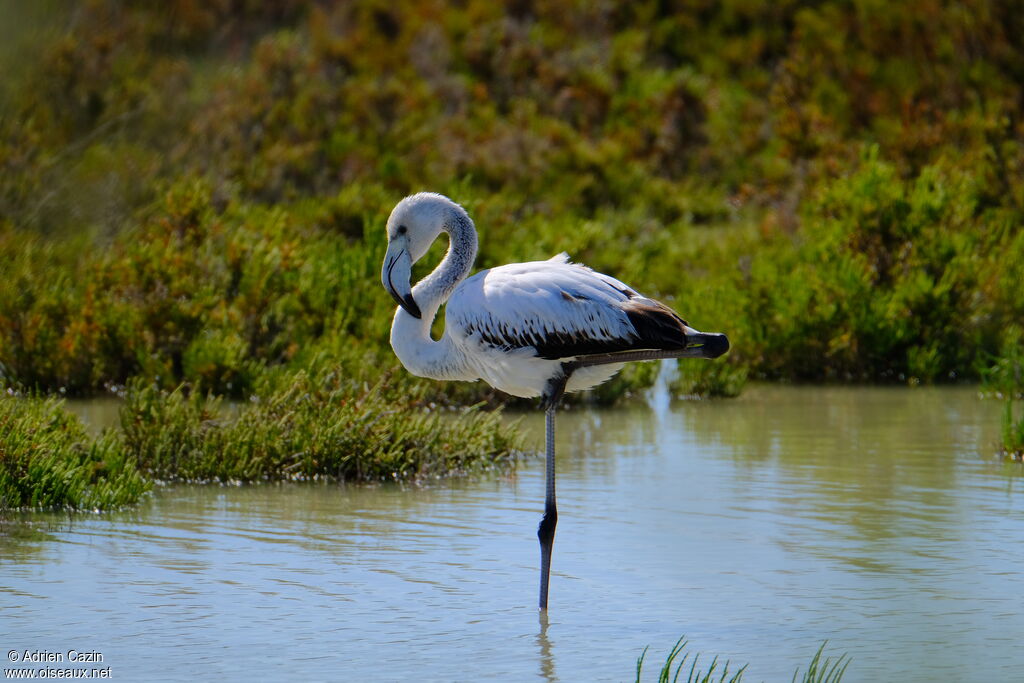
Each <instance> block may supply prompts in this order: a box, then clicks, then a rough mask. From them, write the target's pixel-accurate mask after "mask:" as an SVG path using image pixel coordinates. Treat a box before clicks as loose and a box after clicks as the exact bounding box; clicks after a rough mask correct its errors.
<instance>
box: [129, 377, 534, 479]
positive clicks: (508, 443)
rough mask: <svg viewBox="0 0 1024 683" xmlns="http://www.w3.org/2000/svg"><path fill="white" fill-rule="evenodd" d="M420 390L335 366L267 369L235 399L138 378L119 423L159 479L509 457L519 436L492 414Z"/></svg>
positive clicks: (338, 472)
mask: <svg viewBox="0 0 1024 683" xmlns="http://www.w3.org/2000/svg"><path fill="white" fill-rule="evenodd" d="M423 396H424V394H423V392H422V391H417V390H416V389H415V388H413V387H411V386H408V385H404V384H402V383H389V382H388V381H386V380H385V381H379V382H378V383H376V384H374V385H372V386H371V385H366V384H363V383H361V382H358V381H353V380H352V379H351V378H348V377H345V376H344V375H342V374H341V373H340V372H338V371H337V370H318V371H316V372H315V373H313V374H310V373H307V372H306V371H299V372H297V373H289V372H280V373H276V374H273V373H272V374H268V375H266V376H265V377H264V378H263V379H261V381H260V383H259V385H258V386H257V387H256V389H255V393H254V394H253V395H252V397H251V399H250V400H249V401H247V402H246V403H244V404H241V405H238V406H224V405H223V404H222V403H221V402H220V401H219V400H218V399H217V398H212V397H207V396H206V395H204V394H202V393H200V392H199V391H196V390H188V389H187V388H186V387H178V388H177V389H174V390H172V391H167V390H164V389H160V388H158V387H154V386H153V385H151V384H146V383H144V382H141V381H137V382H135V383H133V384H132V385H131V386H129V388H128V391H127V394H126V398H125V405H124V407H123V408H122V411H121V428H122V431H123V433H124V444H125V451H126V452H127V453H128V454H129V455H130V456H131V457H132V458H134V459H135V460H136V462H137V463H138V466H139V468H140V469H141V470H142V471H144V472H146V473H147V475H149V476H152V477H154V478H156V479H158V480H161V481H190V482H209V481H219V482H255V481H268V480H281V479H294V480H302V479H318V478H329V479H335V480H339V481H382V480H415V479H423V478H427V477H434V476H441V475H451V474H456V473H465V472H470V471H479V470H480V469H482V468H487V467H504V466H508V465H509V464H510V463H511V460H512V458H513V457H514V456H515V454H516V453H517V451H518V449H519V446H520V443H519V437H518V436H517V434H516V432H515V430H514V429H513V428H512V427H510V426H508V425H504V424H502V422H501V421H500V419H499V415H498V413H496V412H482V411H479V410H475V409H468V410H463V411H462V413H461V414H460V415H458V419H455V417H456V416H454V415H445V414H441V413H440V412H438V411H437V410H433V411H431V410H426V409H424V408H423V406H422V399H423Z"/></svg>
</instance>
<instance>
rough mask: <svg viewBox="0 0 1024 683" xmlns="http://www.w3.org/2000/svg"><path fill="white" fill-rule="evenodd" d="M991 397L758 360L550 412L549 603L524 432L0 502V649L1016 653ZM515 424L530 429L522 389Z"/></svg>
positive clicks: (984, 665)
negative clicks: (395, 477) (735, 393)
mask: <svg viewBox="0 0 1024 683" xmlns="http://www.w3.org/2000/svg"><path fill="white" fill-rule="evenodd" d="M103 410H105V409H101V410H100V412H101V413H102V412H103ZM999 413H1000V410H999V406H998V404H996V403H992V402H983V401H979V400H978V399H977V396H976V393H975V391H974V390H972V389H969V388H962V389H961V388H941V389H925V388H919V389H913V390H910V389H873V388H872V389H863V388H856V389H849V388H773V387H755V388H754V389H753V390H751V391H750V392H748V394H747V395H745V396H744V397H741V398H740V399H738V400H735V401H705V402H683V403H676V404H672V405H666V404H664V403H663V404H660V405H658V406H657V407H655V408H649V407H646V406H633V407H629V408H623V409H617V410H614V411H594V410H574V411H570V412H563V413H562V414H560V415H559V422H558V426H559V433H558V444H559V449H560V459H559V467H558V470H559V479H558V495H559V512H560V517H559V526H558V533H557V536H556V539H555V551H554V563H553V576H552V584H551V609H550V615H549V623H548V624H547V625H544V624H543V623H542V622H541V620H540V619H539V617H538V613H537V609H536V599H537V595H536V593H537V578H538V577H537V563H538V560H539V551H538V547H537V540H536V536H535V535H534V533H535V530H536V525H537V522H538V520H539V517H540V511H541V507H542V498H543V463H542V461H541V460H539V459H536V460H530V461H528V462H526V463H523V464H522V465H521V466H520V467H519V469H518V470H517V472H515V473H513V474H502V475H491V476H489V477H483V478H479V479H473V480H461V481H454V482H441V483H436V484H432V485H430V486H426V487H401V486H379V487H353V486H336V485H280V486H276V485H268V486H257V487H244V488H220V487H174V488H167V489H160V490H158V491H156V492H155V494H154V495H153V496H152V497H151V498H150V499H149V500H148V502H146V503H144V504H143V505H141V506H140V507H138V508H136V509H134V510H131V511H128V512H123V513H117V514H111V515H102V516H97V515H76V516H74V517H70V518H69V517H68V516H67V515H47V516H42V515H35V516H25V517H21V518H18V519H15V520H9V521H7V522H5V523H2V524H0V649H2V652H0V655H2V654H4V653H6V652H7V651H8V650H10V649H15V650H19V651H24V650H25V649H30V650H49V651H53V652H64V653H66V652H67V650H69V649H72V648H74V649H77V650H78V651H98V652H100V653H101V654H102V655H103V657H104V662H103V663H102V664H100V665H97V666H104V667H105V666H110V668H111V674H112V677H113V678H114V679H115V680H182V679H188V678H196V679H198V680H206V679H211V678H215V677H216V678H226V679H229V680H234V679H243V678H245V679H255V680H283V679H305V680H352V681H362V680H375V681H376V680H417V681H432V680H436V681H448V680H460V681H477V680H485V679H486V680H508V681H529V680H547V681H554V680H560V681H582V680H587V681H598V680H609V681H621V680H632V678H633V675H634V667H635V660H636V657H637V656H638V655H639V654H640V652H641V651H642V650H643V648H644V647H645V646H647V645H650V646H651V651H650V653H649V655H648V660H649V661H648V670H647V674H648V677H647V680H653V679H654V678H655V677H656V676H655V674H656V671H657V669H658V668H659V667H660V664H661V661H662V660H663V658H664V655H665V654H666V653H667V651H668V649H669V647H670V646H671V645H672V644H673V643H674V642H675V640H676V639H677V638H678V637H679V636H681V635H683V634H686V636H687V637H688V639H689V641H690V643H691V647H692V648H693V649H694V650H699V651H701V652H703V653H705V654H706V655H708V656H710V655H715V654H718V655H720V656H721V657H723V658H728V659H731V660H732V662H733V666H736V665H742V664H744V663H747V662H749V664H750V666H749V668H748V669H747V674H746V676H745V680H749V681H760V680H766V681H778V680H785V681H788V680H790V677H791V676H792V674H793V671H794V669H795V668H796V667H797V666H798V665H800V666H802V667H804V668H806V665H807V663H808V662H809V660H810V657H811V655H812V654H813V652H814V651H815V650H816V649H817V647H818V645H819V644H820V643H821V641H822V640H824V639H826V638H827V639H828V640H829V641H830V645H829V650H828V651H829V652H830V653H832V654H839V653H842V652H847V653H849V654H850V656H851V657H852V658H853V663H852V664H851V666H850V668H849V669H848V671H847V676H846V678H845V679H844V680H846V681H880V680H900V681H936V680H949V681H1008V680H1019V674H1020V668H1021V666H1024V654H1021V652H1020V649H1019V644H1018V642H1019V639H1020V634H1021V633H1024V610H1022V609H1021V597H1020V596H1021V594H1022V593H1024V578H1022V575H1021V572H1020V568H1021V566H1024V543H1022V542H1021V541H1022V539H1024V510H1022V503H1024V498H1022V493H1021V486H1022V483H1024V479H1022V470H1021V469H1020V466H1018V465H1017V464H1014V463H1004V462H1001V461H999V460H998V459H997V458H995V457H994V456H993V455H992V453H993V448H994V445H995V443H996V440H997V438H998V418H999ZM522 427H523V429H527V430H529V431H530V432H531V434H532V438H533V439H534V440H535V443H536V444H538V446H539V445H540V444H541V443H542V437H543V421H542V419H541V416H540V415H535V414H530V415H527V416H525V417H524V422H523V425H522ZM4 666H5V667H6V666H9V664H5V665H4ZM34 666H36V667H37V668H41V667H42V666H43V665H41V664H39V665H34ZM50 666H59V665H54V664H51V665H50ZM63 666H71V665H70V664H64V665H63Z"/></svg>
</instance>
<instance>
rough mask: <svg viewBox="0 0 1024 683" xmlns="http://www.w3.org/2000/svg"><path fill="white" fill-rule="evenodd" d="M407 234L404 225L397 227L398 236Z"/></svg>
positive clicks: (407, 229) (407, 230)
mask: <svg viewBox="0 0 1024 683" xmlns="http://www.w3.org/2000/svg"><path fill="white" fill-rule="evenodd" d="M407 232H409V228H407V227H405V226H404V225H399V226H398V234H399V235H404V234H405V233H407Z"/></svg>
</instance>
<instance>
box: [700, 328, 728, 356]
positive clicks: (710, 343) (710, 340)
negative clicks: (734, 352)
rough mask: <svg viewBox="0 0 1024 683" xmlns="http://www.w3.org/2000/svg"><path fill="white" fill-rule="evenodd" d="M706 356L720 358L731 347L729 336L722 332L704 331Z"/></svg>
mask: <svg viewBox="0 0 1024 683" xmlns="http://www.w3.org/2000/svg"><path fill="white" fill-rule="evenodd" d="M700 336H701V343H702V344H703V346H702V347H701V348H702V349H703V351H704V354H703V355H704V358H709V359H710V358H718V357H719V356H721V355H723V354H724V353H725V352H726V351H728V350H729V349H730V344H729V338H728V337H727V336H725V335H724V334H722V333H721V332H702V333H701V335H700Z"/></svg>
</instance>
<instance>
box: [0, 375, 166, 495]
mask: <svg viewBox="0 0 1024 683" xmlns="http://www.w3.org/2000/svg"><path fill="white" fill-rule="evenodd" d="M151 486H152V483H151V482H150V481H149V480H148V479H147V478H146V477H145V476H143V474H142V473H141V472H139V470H138V468H137V467H136V464H135V462H134V460H133V459H132V458H131V457H129V456H128V455H127V454H126V453H125V451H124V449H123V447H122V444H121V441H120V439H119V438H118V436H117V434H116V433H114V432H104V433H103V434H102V435H100V436H98V437H92V436H90V435H89V434H88V432H87V431H86V429H85V426H84V425H83V424H82V422H81V421H80V420H79V419H78V418H77V417H75V416H74V415H72V414H70V413H68V412H67V411H65V410H64V409H63V408H62V407H61V402H60V401H58V400H56V399H35V398H21V397H14V396H9V395H0V511H3V510H12V509H24V508H28V509H44V508H46V509H53V508H61V509H75V510H103V509H109V508H115V507H121V506H123V505H128V504H130V503H134V502H136V501H137V500H138V499H139V498H140V497H141V496H142V495H143V494H144V493H145V492H146V491H148V490H149V489H150V488H151Z"/></svg>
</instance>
